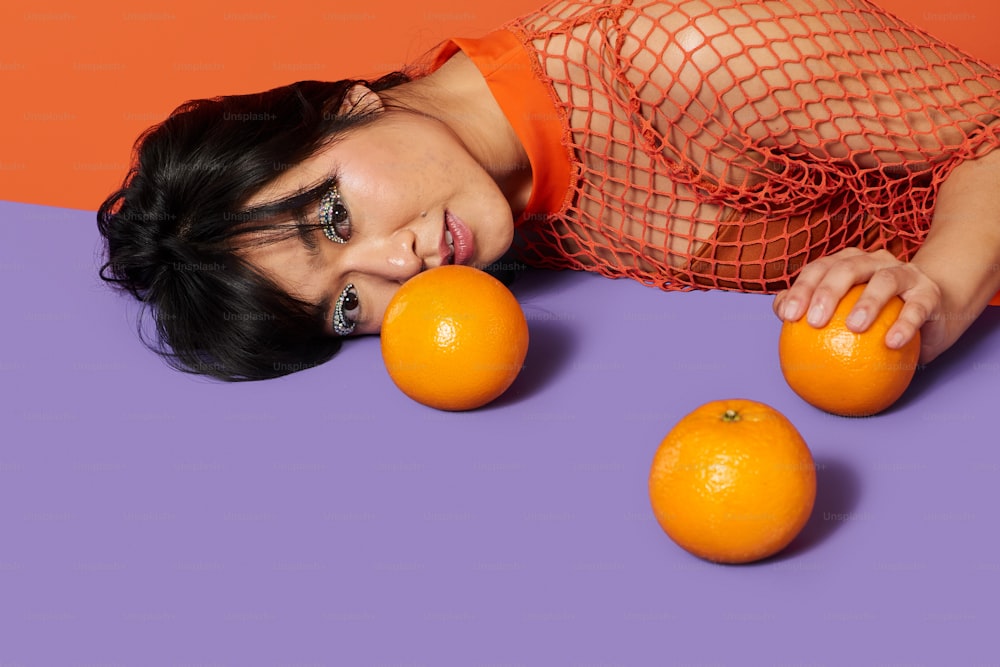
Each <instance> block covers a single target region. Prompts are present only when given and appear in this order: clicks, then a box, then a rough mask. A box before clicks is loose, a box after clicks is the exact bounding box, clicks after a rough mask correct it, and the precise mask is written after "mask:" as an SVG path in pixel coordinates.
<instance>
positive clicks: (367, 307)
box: [358, 282, 400, 334]
mask: <svg viewBox="0 0 1000 667" xmlns="http://www.w3.org/2000/svg"><path fill="white" fill-rule="evenodd" d="M399 287H400V286H399V285H398V284H397V283H393V282H379V283H377V284H372V285H369V286H368V287H367V289H366V293H365V294H362V296H361V299H362V302H361V303H362V305H361V310H362V316H361V322H360V323H359V324H358V329H359V331H360V332H361V333H365V334H377V333H378V332H379V330H380V329H381V328H382V317H383V316H384V315H385V311H386V309H387V308H388V307H389V302H390V301H392V297H393V296H395V294H396V292H397V291H398V290H399Z"/></svg>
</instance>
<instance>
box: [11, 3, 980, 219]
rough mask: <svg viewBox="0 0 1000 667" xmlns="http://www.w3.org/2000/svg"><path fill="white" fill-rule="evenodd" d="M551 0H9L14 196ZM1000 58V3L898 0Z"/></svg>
mask: <svg viewBox="0 0 1000 667" xmlns="http://www.w3.org/2000/svg"><path fill="white" fill-rule="evenodd" d="M541 2H542V0H503V1H502V2H495V3H493V2H491V3H489V6H488V7H487V6H485V5H486V4H487V3H485V2H473V1H471V0H462V1H458V0H407V1H405V2H403V1H400V0H351V1H350V2H347V1H344V0H327V1H325V2H324V1H322V0H281V1H275V0H269V1H262V0H239V1H236V0H219V1H213V0H200V1H197V2H196V1H193V0H147V1H145V2H144V1H143V0H102V1H100V2H95V3H94V4H90V3H81V2H78V1H72V2H71V1H69V0H51V1H48V2H45V1H44V0H39V1H24V0H13V1H12V0H5V1H4V2H3V3H2V6H0V95H2V100H3V102H2V104H0V199H3V200H8V201H19V202H28V203H36V204H46V205H52V206H61V207H69V208H78V209H86V210H96V208H97V206H98V205H99V204H100V202H101V201H102V199H103V198H104V196H105V195H106V194H107V193H109V192H110V191H111V190H113V189H114V188H115V187H116V186H117V185H118V184H119V183H120V182H121V179H122V177H123V176H124V175H125V172H126V170H127V165H128V162H129V156H130V148H131V145H132V142H133V141H134V139H135V138H136V136H137V135H138V134H139V133H140V132H141V131H142V130H143V129H145V128H146V127H148V126H149V125H152V124H153V123H155V122H157V121H159V120H161V119H162V118H163V117H164V116H166V115H167V114H168V113H169V112H170V111H171V110H172V109H173V108H174V107H176V106H177V105H178V104H179V103H180V102H182V101H184V100H186V99H191V98H196V97H208V96H212V95H220V94H230V93H243V92H251V91H254V90H260V89H265V88H269V87H273V86H276V85H281V84H284V83H288V82H290V81H295V80H299V79H336V78H342V77H347V76H358V77H363V76H370V75H377V74H381V73H384V72H386V71H389V70H391V69H396V68H398V67H400V66H402V65H403V64H404V63H407V62H409V61H410V60H412V59H413V58H415V57H416V56H418V55H420V54H421V53H423V52H424V51H425V50H427V49H428V48H430V47H431V46H433V45H434V44H436V43H437V42H439V41H441V40H442V39H445V38H447V37H453V36H478V35H481V34H483V33H485V32H487V31H488V30H490V29H492V28H494V27H496V26H497V25H499V24H500V23H502V22H504V21H505V20H506V19H508V18H512V17H514V16H517V15H518V14H521V13H524V12H526V11H530V10H531V9H534V8H535V7H536V6H539V5H540V4H541ZM882 4H883V6H885V7H887V8H889V9H891V10H892V11H895V12H897V13H898V14H900V15H901V16H903V17H904V18H906V19H908V20H910V21H912V22H913V23H915V24H917V25H919V26H920V27H922V28H925V29H927V30H929V31H930V32H932V33H934V34H936V35H938V36H939V37H941V38H942V39H944V40H946V41H950V42H952V43H954V44H957V45H958V46H961V47H963V48H965V49H966V50H968V51H970V52H972V53H973V55H976V56H978V57H980V58H984V59H986V60H988V61H990V62H993V63H996V64H1000V36H998V35H997V28H998V27H1000V3H996V2H994V0H953V1H952V2H947V3H946V2H943V1H937V2H933V1H929V0H884V1H883V2H882Z"/></svg>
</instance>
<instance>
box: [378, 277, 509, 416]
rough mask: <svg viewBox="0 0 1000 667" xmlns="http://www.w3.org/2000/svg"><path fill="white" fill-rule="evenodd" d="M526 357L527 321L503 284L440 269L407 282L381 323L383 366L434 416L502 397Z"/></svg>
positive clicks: (467, 408)
mask: <svg viewBox="0 0 1000 667" xmlns="http://www.w3.org/2000/svg"><path fill="white" fill-rule="evenodd" d="M527 352H528V322H527V320H525V317H524V312H523V311H522V310H521V306H520V305H519V304H518V303H517V299H515V298H514V295H513V294H511V293H510V290H508V289H507V288H506V287H505V286H504V285H503V283H501V282H500V281H499V280H497V279H496V278H494V277H493V276H491V275H489V274H487V273H484V272H483V271H480V270H478V269H474V268H472V267H468V266H462V265H455V264H453V265H447V266H441V267H437V268H434V269H430V270H428V271H424V272H422V273H418V274H417V275H416V276H414V277H413V278H411V279H410V280H408V281H406V282H405V283H404V284H403V286H402V287H400V288H399V290H397V291H396V294H395V295H394V296H393V298H392V300H391V301H390V302H389V306H388V308H386V311H385V316H384V318H383V320H382V359H383V361H384V362H385V367H386V369H387V370H388V371H389V376H390V377H391V378H392V381H393V382H395V383H396V386H397V387H399V388H400V389H401V390H402V391H403V393H405V394H406V395H407V396H409V397H410V398H412V399H413V400H415V401H418V402H420V403H423V404H424V405H428V406H430V407H432V408H437V409H439V410H471V409H473V408H478V407H480V406H483V405H486V404H487V403H489V402H490V401H492V400H493V399H495V398H497V397H498V396H500V395H501V394H502V393H504V392H505V391H507V388H508V387H510V385H511V384H512V383H513V382H514V378H516V377H517V375H518V373H519V372H520V371H521V367H522V365H523V364H524V357H525V355H526V354H527Z"/></svg>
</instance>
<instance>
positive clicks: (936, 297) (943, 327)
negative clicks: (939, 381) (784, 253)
mask: <svg viewBox="0 0 1000 667" xmlns="http://www.w3.org/2000/svg"><path fill="white" fill-rule="evenodd" d="M860 283H868V286H867V287H866V288H865V290H864V292H863V293H862V294H861V297H860V298H859V299H858V302H857V304H856V305H855V306H854V308H853V309H852V310H851V312H850V313H849V314H848V316H847V328H848V329H850V330H851V331H855V332H857V333H861V332H862V331H865V330H866V329H867V328H868V327H869V326H871V323H872V322H873V321H874V319H875V317H876V316H877V314H878V313H879V312H880V311H881V310H882V307H883V306H885V304H886V303H888V301H889V299H891V298H892V297H893V296H899V297H900V298H902V299H903V301H904V302H905V303H904V305H903V309H902V311H901V312H900V313H899V317H898V318H897V319H896V322H895V323H893V325H892V326H891V327H890V328H889V330H888V331H887V332H886V336H885V343H886V345H888V346H889V347H890V348H899V347H902V346H903V345H905V344H906V343H907V342H909V341H910V339H912V338H913V336H914V335H916V333H917V331H919V332H920V339H921V344H920V362H921V363H928V362H930V361H931V360H932V359H934V358H935V357H937V356H938V355H939V354H941V352H943V351H944V350H946V349H947V348H948V347H949V346H950V345H951V344H952V343H953V342H955V340H956V339H957V338H958V337H959V335H961V333H962V331H963V330H964V329H962V328H960V327H959V328H957V330H952V329H954V327H950V326H949V322H950V321H949V319H948V318H945V317H942V316H941V315H942V311H943V305H942V302H943V299H942V292H941V289H940V287H939V286H938V285H937V283H935V282H934V281H933V280H932V279H931V278H929V277H928V276H927V275H926V274H925V273H924V272H923V271H922V270H921V269H920V267H919V266H917V265H916V264H913V263H906V262H902V261H900V260H898V259H896V257H894V256H893V255H892V253H890V252H889V251H887V250H876V251H874V252H864V251H863V250H860V249H858V248H846V249H844V250H841V251H839V252H836V253H834V254H832V255H828V256H826V257H821V258H820V259H817V260H816V261H814V262H810V263H809V264H807V265H806V266H805V267H804V268H803V269H802V271H801V272H800V273H799V275H798V277H797V278H796V279H795V282H794V283H793V284H792V287H791V288H790V289H787V290H784V291H783V292H780V293H779V294H778V295H777V296H776V297H775V299H774V304H773V307H774V312H775V314H776V315H777V316H778V317H780V318H781V319H783V320H786V321H789V322H792V321H795V320H798V319H799V318H801V317H803V316H805V317H806V321H807V322H808V323H809V324H810V325H812V326H814V327H817V328H818V327H822V326H824V325H825V324H826V323H827V322H829V321H830V317H831V316H832V315H833V311H834V309H835V308H836V307H837V304H838V303H840V299H841V298H843V296H844V294H846V293H847V291H848V290H849V289H850V288H851V287H853V286H854V285H857V284H860Z"/></svg>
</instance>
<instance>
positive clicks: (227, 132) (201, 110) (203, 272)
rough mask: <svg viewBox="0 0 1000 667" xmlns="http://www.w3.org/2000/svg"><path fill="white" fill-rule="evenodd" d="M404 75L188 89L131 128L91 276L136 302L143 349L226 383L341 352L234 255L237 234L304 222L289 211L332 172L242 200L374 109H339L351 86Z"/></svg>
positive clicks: (314, 320) (310, 313)
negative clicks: (191, 96)
mask: <svg viewBox="0 0 1000 667" xmlns="http://www.w3.org/2000/svg"><path fill="white" fill-rule="evenodd" d="M408 80H409V77H408V76H407V75H406V74H405V73H403V72H393V73H392V74H388V75H386V76H383V77H381V78H379V79H377V80H375V81H371V82H369V81H363V80H342V81H337V82H321V81H299V82H297V83H293V84H290V85H287V86H282V87H279V88H274V89H272V90H268V91H265V92H262V93H256V94H251V95H230V96H224V97H216V98H211V99H201V100H193V101H189V102H186V103H184V104H182V105H181V106H180V107H178V108H177V109H176V110H175V111H174V112H173V113H172V114H171V115H170V116H169V117H168V118H167V119H166V120H164V121H163V122H162V123H159V124H158V125H154V126H153V127H151V128H149V129H148V130H146V131H145V132H144V133H143V134H142V135H141V136H140V137H139V138H138V139H137V141H136V144H135V147H134V150H133V162H132V167H131V168H130V170H129V173H128V174H127V176H126V177H125V180H124V181H123V183H122V186H121V188H120V189H119V190H118V191H116V192H114V193H113V194H111V195H110V196H109V197H108V198H107V199H106V200H105V201H104V203H103V204H102V205H101V207H100V209H99V210H98V213H97V224H98V228H99V230H100V232H101V235H102V236H103V237H104V239H105V242H106V248H105V250H106V261H105V263H104V264H103V266H102V267H101V270H100V275H101V278H102V279H103V280H105V281H107V282H108V283H110V284H112V285H114V286H115V287H117V288H119V289H121V290H123V291H125V292H128V293H129V294H131V295H132V296H134V297H135V298H136V299H138V300H139V301H140V302H142V304H143V306H144V307H143V308H142V309H141V311H140V315H139V322H138V328H139V333H140V337H141V338H142V340H143V341H144V343H145V344H146V345H147V346H148V347H150V349H152V350H154V351H155V352H157V353H158V354H160V355H162V356H163V357H164V358H165V359H166V360H167V362H168V363H169V364H170V365H171V366H173V367H174V368H177V369H179V370H183V371H186V372H190V373H196V374H202V375H208V376H211V377H214V378H217V379H222V380H229V381H237V380H260V379H267V378H274V377H279V376H282V375H286V374H288V373H291V372H293V371H297V370H301V369H303V368H308V367H311V366H315V365H317V364H321V363H323V362H325V361H327V360H329V359H330V358H332V357H333V355H334V354H336V352H337V351H338V350H339V349H340V346H341V342H342V341H341V339H339V338H335V337H331V336H329V335H328V334H327V333H325V332H324V324H323V320H322V314H321V313H319V312H318V309H317V307H316V306H315V305H313V304H309V303H306V302H304V301H302V300H299V299H296V298H294V297H292V296H290V295H288V294H286V293H285V292H284V291H282V290H281V289H280V288H279V287H278V286H277V285H276V284H275V283H274V282H273V281H272V280H270V279H269V278H267V277H266V276H264V275H263V274H261V273H260V272H259V271H257V270H256V269H254V268H253V267H252V266H251V265H250V264H249V263H248V262H246V261H245V260H244V259H243V258H242V257H241V255H240V252H239V238H244V239H246V238H249V237H252V235H253V232H257V231H271V232H274V231H275V230H277V231H279V233H280V232H281V231H282V230H284V231H285V232H288V230H289V229H290V230H291V233H295V232H296V227H295V225H296V224H301V222H292V224H289V221H290V220H291V221H296V220H298V221H301V220H302V219H303V211H305V210H306V209H307V208H308V207H310V206H313V205H315V204H316V202H318V200H319V198H320V197H321V196H322V194H323V192H325V190H326V188H327V187H328V185H329V182H327V183H320V184H317V185H316V186H315V187H310V188H309V189H307V190H304V191H302V192H297V193H293V194H292V195H291V196H289V197H286V198H284V199H281V200H278V201H273V202H267V203H265V204H262V205H259V206H254V207H252V208H247V207H246V202H247V201H248V200H249V199H250V198H251V197H252V196H253V195H254V194H256V193H257V192H259V191H260V190H261V188H263V187H264V186H266V185H267V184H268V183H270V182H271V181H273V180H274V179H275V178H276V177H277V176H279V175H280V174H281V172H283V171H284V170H286V169H288V168H289V167H292V166H294V165H296V164H298V163H299V162H301V161H302V160H304V159H306V158H308V157H310V156H311V155H312V154H314V153H315V152H316V151H317V150H318V149H320V148H322V147H323V146H325V145H327V143H328V142H330V141H332V140H335V139H336V137H338V136H342V135H343V133H344V132H347V131H349V130H350V129H352V128H356V127H358V126H360V125H361V124H364V123H366V122H369V121H370V120H372V118H373V117H374V115H373V114H371V113H363V112H362V113H346V114H342V113H340V112H339V111H340V108H341V104H342V103H343V101H344V100H345V99H346V97H347V93H348V91H349V90H350V89H351V88H352V87H353V86H354V85H355V84H363V85H365V86H367V87H368V88H369V89H370V90H373V91H375V92H378V91H382V90H386V89H388V88H391V87H393V86H396V85H398V84H400V83H404V82H406V81H408ZM272 240H275V239H274V238H273V234H272ZM146 315H152V320H153V321H154V322H155V334H154V336H153V339H151V338H150V337H149V336H148V335H147V333H146V327H144V325H143V320H144V319H145V316H146Z"/></svg>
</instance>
